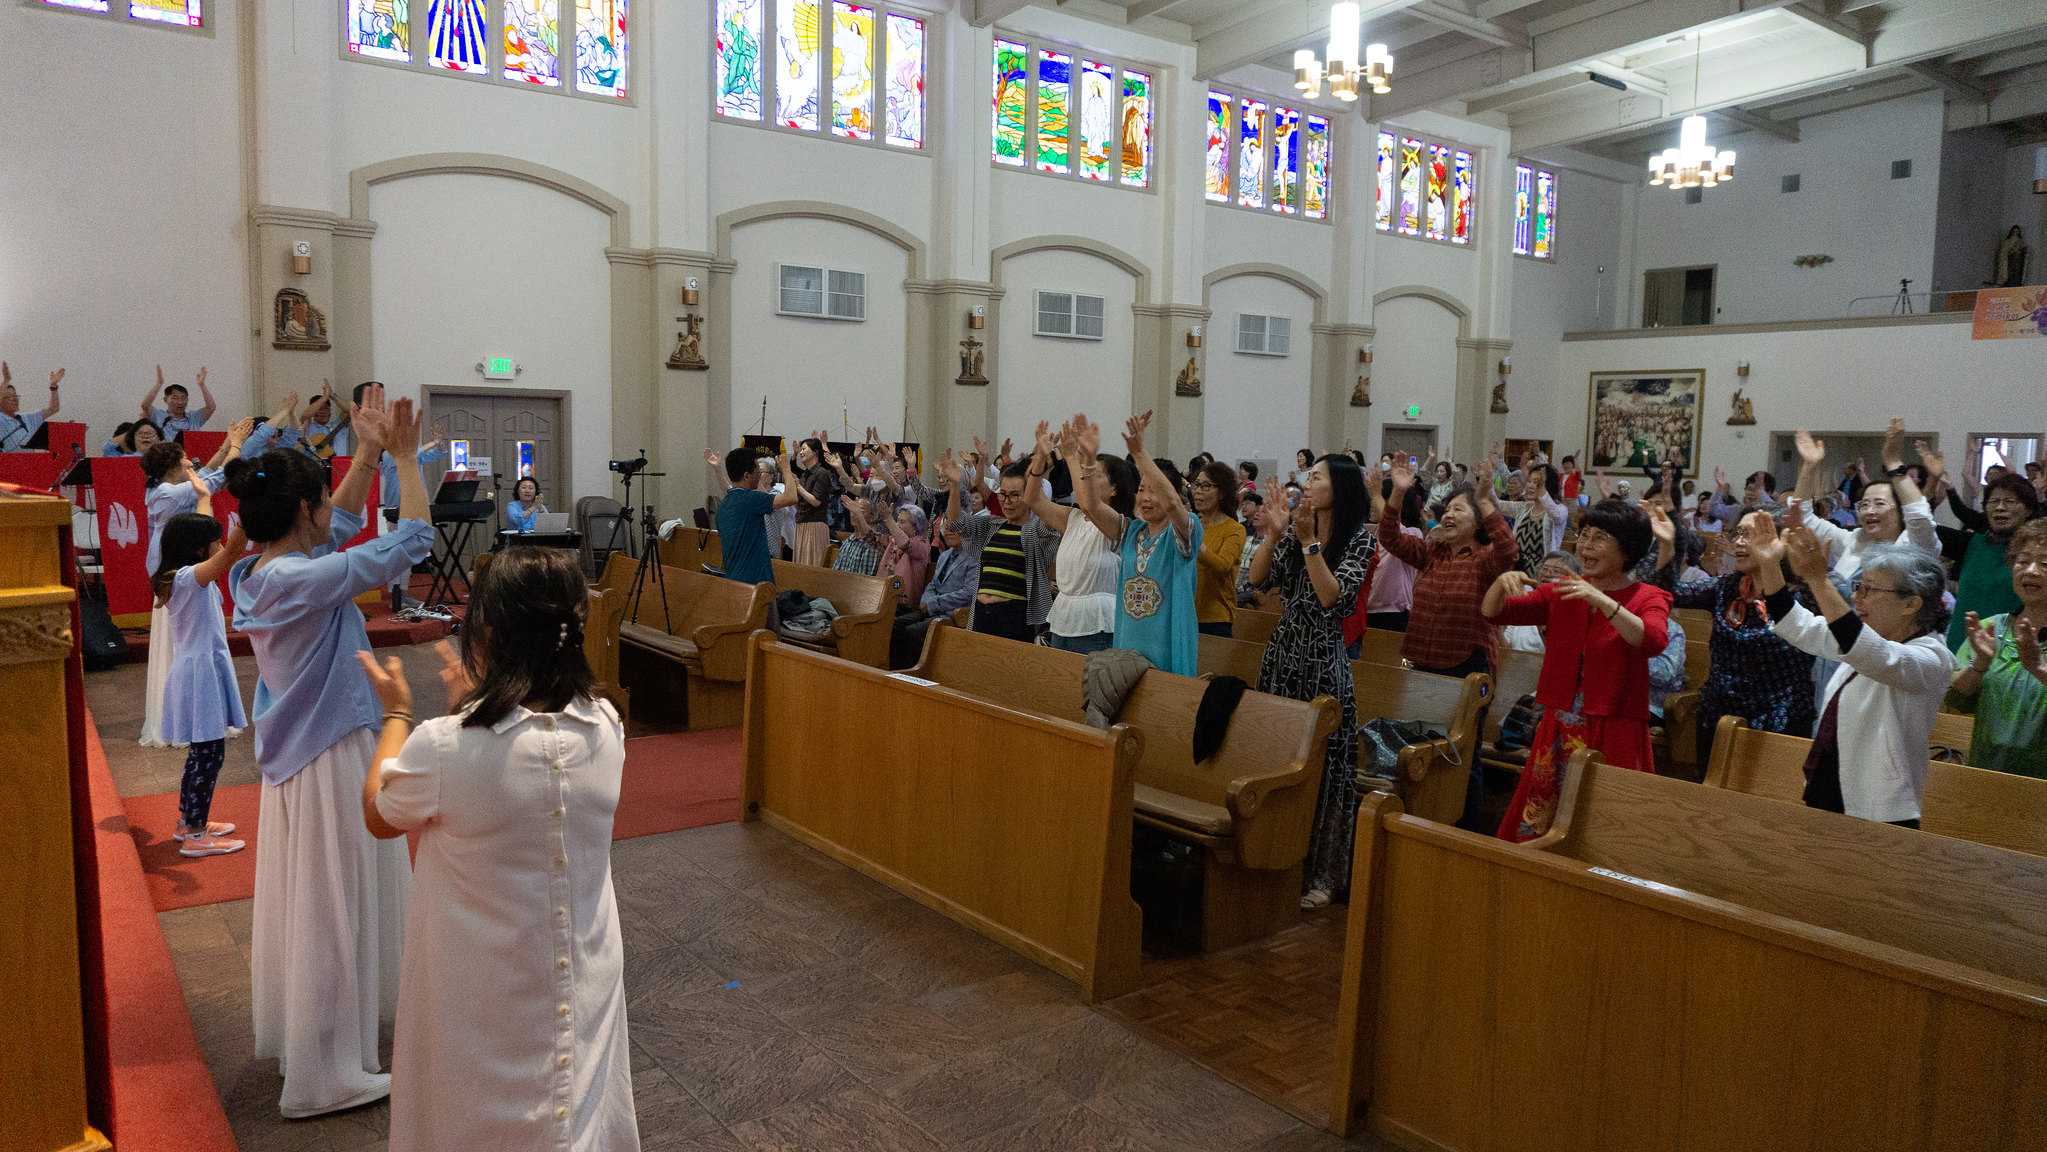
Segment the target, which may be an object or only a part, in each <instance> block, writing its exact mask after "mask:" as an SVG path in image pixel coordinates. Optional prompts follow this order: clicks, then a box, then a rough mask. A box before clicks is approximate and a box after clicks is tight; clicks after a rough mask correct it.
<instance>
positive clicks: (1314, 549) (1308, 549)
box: [1301, 542, 1322, 556]
mask: <svg viewBox="0 0 2047 1152" xmlns="http://www.w3.org/2000/svg"><path fill="white" fill-rule="evenodd" d="M1301 554H1302V555H1304V556H1320V555H1322V545H1321V543H1320V542H1316V543H1311V544H1303V545H1301Z"/></svg>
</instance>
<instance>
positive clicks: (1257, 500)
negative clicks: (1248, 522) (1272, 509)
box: [1237, 489, 1265, 508]
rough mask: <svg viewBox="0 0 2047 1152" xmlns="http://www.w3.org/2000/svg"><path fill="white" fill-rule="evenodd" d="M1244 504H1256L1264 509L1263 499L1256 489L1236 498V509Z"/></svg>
mask: <svg viewBox="0 0 2047 1152" xmlns="http://www.w3.org/2000/svg"><path fill="white" fill-rule="evenodd" d="M1246 504H1256V505H1258V506H1259V507H1260V508H1263V507H1265V497H1264V496H1262V495H1260V494H1259V493H1258V491H1257V490H1256V489H1253V490H1251V491H1249V492H1246V493H1244V494H1243V495H1241V496H1239V497H1237V507H1239V508H1242V507H1243V506H1244V505H1246Z"/></svg>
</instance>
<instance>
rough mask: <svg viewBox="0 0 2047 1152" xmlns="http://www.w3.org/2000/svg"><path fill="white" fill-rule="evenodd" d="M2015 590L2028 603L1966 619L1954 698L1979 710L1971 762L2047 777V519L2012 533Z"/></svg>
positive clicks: (1963, 706) (2009, 552)
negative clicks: (2044, 644) (2044, 650)
mask: <svg viewBox="0 0 2047 1152" xmlns="http://www.w3.org/2000/svg"><path fill="white" fill-rule="evenodd" d="M2005 556H2006V557H2007V558H2008V559H2009V560H2010V562H2011V586H2012V591H2013V592H2016V593H2018V597H2019V601H2020V603H2021V604H2023V605H2024V607H2022V608H2020V609H2019V610H2018V611H2016V612H2012V613H2008V614H2006V615H2002V616H1992V617H1989V618H1988V619H1978V618H1977V616H1976V614H1975V613H1974V612H1971V613H1969V614H1968V615H1967V616H1966V617H1964V618H1963V624H1962V626H1963V627H1964V628H1965V629H1967V631H1968V634H1969V642H1968V644H1966V645H1964V646H1962V647H1958V648H1956V649H1955V658H1956V659H1957V660H1959V661H1961V662H1962V665H1963V666H1962V670H1961V671H1960V672H1958V673H1956V674H1955V679H1954V684H1953V687H1952V691H1951V693H1950V696H1949V699H1950V700H1952V701H1954V702H1955V703H1957V704H1959V705H1960V708H1959V709H1958V711H1963V712H1973V713H1975V715H1976V728H1975V734H1974V736H1973V737H1972V738H1971V739H1970V741H1969V763H1971V764H1973V765H1975V766H1976V767H1978V768H1990V769H1994V770H1996V771H1999V772H2015V773H2017V774H2019V775H2021V776H2040V777H2047V659H2043V658H2042V657H2041V655H2040V649H2041V636H2042V633H2043V632H2047V520H2031V521H2028V522H2027V523H2025V524H2022V525H2020V526H2019V530H2018V531H2017V532H2014V533H2012V537H2011V547H2010V548H2009V549H2008V550H2007V551H2006V552H2005Z"/></svg>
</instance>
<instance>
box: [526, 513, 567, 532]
mask: <svg viewBox="0 0 2047 1152" xmlns="http://www.w3.org/2000/svg"><path fill="white" fill-rule="evenodd" d="M568 530H569V514H568V513H566V512H536V513H534V514H533V533H534V535H536V536H537V535H540V534H542V533H546V534H549V535H552V534H555V533H559V532H567V531H568Z"/></svg>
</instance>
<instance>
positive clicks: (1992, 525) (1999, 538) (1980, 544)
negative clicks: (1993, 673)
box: [1919, 440, 2040, 648]
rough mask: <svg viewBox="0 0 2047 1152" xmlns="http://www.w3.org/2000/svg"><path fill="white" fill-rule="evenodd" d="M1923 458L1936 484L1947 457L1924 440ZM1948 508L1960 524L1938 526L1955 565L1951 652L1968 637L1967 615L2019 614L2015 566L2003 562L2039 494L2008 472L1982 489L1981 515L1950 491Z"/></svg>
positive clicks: (1949, 634)
mask: <svg viewBox="0 0 2047 1152" xmlns="http://www.w3.org/2000/svg"><path fill="white" fill-rule="evenodd" d="M1919 458H1920V459H1921V460H1924V461H1925V462H1926V472H1927V483H1928V484H1935V483H1938V481H1939V480H1940V478H1941V477H1942V476H1943V475H1945V474H1946V471H1947V461H1946V459H1945V458H1944V457H1943V456H1942V454H1941V453H1939V452H1935V451H1933V450H1932V449H1930V448H1928V447H1927V446H1926V442H1925V441H1924V440H1922V441H1920V442H1919ZM1948 508H1949V510H1950V511H1952V512H1953V513H1954V514H1955V519H1956V520H1959V521H1960V522H1961V524H1962V526H1961V527H1960V528H1950V527H1948V526H1947V525H1945V524H1943V525H1941V526H1940V528H1939V532H1940V554H1941V555H1942V556H1943V557H1945V558H1946V559H1948V560H1952V561H1954V563H1955V610H1954V618H1953V619H1952V620H1950V621H1949V622H1948V630H1947V643H1948V647H1949V648H1960V647H1961V646H1962V644H1963V642H1964V641H1966V640H1967V639H1968V632H1967V630H1966V628H1965V627H1964V625H1963V621H1964V620H1965V619H1966V618H1967V616H1968V614H1969V613H1971V612H1974V613H1975V614H1976V615H1977V616H1979V617H1983V616H1995V615H1997V614H1998V613H2000V612H2016V611H2018V610H2019V606H2020V605H2019V598H2018V594H2017V593H2015V592H2013V591H2012V587H2011V565H2010V564H2007V563H2006V562H2005V558H2004V553H2005V549H2006V548H2007V547H2009V546H2010V544H2011V538H2012V533H2014V532H2017V531H2018V530H2019V526H2020V525H2021V524H2024V523H2025V522H2026V521H2028V520H2031V519H2032V518H2033V517H2034V516H2035V515H2037V514H2038V512H2039V509H2040V494H2039V493H2038V492H2035V491H2033V486H2032V484H2030V483H2029V482H2027V480H2026V478H2025V477H2023V476H2017V475H2013V474H2011V473H2006V474H2005V475H2003V476H2000V477H1998V478H1997V479H1995V480H1992V481H1991V482H1990V483H1988V484H1986V485H1984V487H1983V511H1981V512H1978V511H1976V510H1975V509H1974V508H1971V507H1969V506H1968V505H1967V504H1966V503H1964V502H1963V501H1962V498H1961V494H1960V493H1956V492H1950V493H1949V497H1948Z"/></svg>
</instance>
